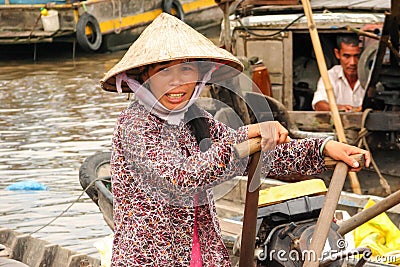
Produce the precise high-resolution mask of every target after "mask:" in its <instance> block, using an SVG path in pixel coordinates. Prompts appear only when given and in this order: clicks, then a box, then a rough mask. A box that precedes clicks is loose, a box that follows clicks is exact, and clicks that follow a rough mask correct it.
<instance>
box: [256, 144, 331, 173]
mask: <svg viewBox="0 0 400 267" xmlns="http://www.w3.org/2000/svg"><path fill="white" fill-rule="evenodd" d="M323 141H324V139H319V138H306V139H299V140H293V141H291V142H290V143H285V144H282V145H279V146H277V147H276V148H275V149H274V150H272V151H270V152H265V153H263V156H262V160H263V167H262V174H263V176H283V175H289V174H303V175H313V174H318V173H321V172H323V171H325V170H326V167H325V162H324V159H323V157H322V155H321V154H320V152H319V148H320V147H321V145H322V143H323Z"/></svg>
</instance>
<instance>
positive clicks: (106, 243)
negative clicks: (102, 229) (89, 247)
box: [93, 234, 114, 267]
mask: <svg viewBox="0 0 400 267" xmlns="http://www.w3.org/2000/svg"><path fill="white" fill-rule="evenodd" d="M113 238H114V235H113V234H110V235H108V236H106V237H104V238H103V239H102V240H99V241H96V242H95V243H94V244H93V245H94V246H95V248H97V250H98V251H99V254H100V261H101V267H110V266H111V254H112V244H113Z"/></svg>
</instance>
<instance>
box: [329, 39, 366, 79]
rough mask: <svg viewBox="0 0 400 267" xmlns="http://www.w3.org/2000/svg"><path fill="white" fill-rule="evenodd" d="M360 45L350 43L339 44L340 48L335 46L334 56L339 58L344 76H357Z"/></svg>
mask: <svg viewBox="0 0 400 267" xmlns="http://www.w3.org/2000/svg"><path fill="white" fill-rule="evenodd" d="M360 53H361V50H360V47H359V46H353V45H350V44H345V43H342V44H341V49H340V50H338V49H337V48H335V55H336V58H337V59H339V61H340V65H342V68H343V71H344V74H345V75H346V77H353V78H354V77H357V64H358V60H359V58H360Z"/></svg>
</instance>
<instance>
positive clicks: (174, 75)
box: [169, 69, 182, 86]
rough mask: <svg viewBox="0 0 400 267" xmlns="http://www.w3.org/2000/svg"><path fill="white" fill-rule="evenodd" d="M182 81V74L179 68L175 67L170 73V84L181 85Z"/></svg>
mask: <svg viewBox="0 0 400 267" xmlns="http://www.w3.org/2000/svg"><path fill="white" fill-rule="evenodd" d="M181 83H182V75H181V73H180V71H179V70H177V69H174V70H171V71H170V74H169V85H175V86H176V85H180V84H181Z"/></svg>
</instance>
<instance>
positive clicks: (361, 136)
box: [356, 108, 392, 195]
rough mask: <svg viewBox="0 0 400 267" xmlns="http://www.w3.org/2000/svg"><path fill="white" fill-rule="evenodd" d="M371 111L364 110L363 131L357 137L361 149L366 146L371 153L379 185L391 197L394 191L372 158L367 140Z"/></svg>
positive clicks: (362, 118)
mask: <svg viewBox="0 0 400 267" xmlns="http://www.w3.org/2000/svg"><path fill="white" fill-rule="evenodd" d="M371 111H372V109H370V108H368V109H366V110H364V112H363V114H362V117H361V129H360V131H359V132H358V137H357V141H358V147H360V148H361V147H362V145H364V147H365V149H366V150H368V151H369V153H370V155H371V163H372V166H373V167H374V169H375V171H376V173H377V174H378V176H379V183H380V184H381V186H382V187H383V189H384V190H385V192H386V194H388V195H390V194H391V193H392V190H391V189H390V185H389V183H388V182H387V180H386V179H385V177H383V175H382V173H381V171H380V170H379V168H378V165H377V164H376V162H375V160H374V158H373V157H372V153H371V150H370V148H369V146H368V143H367V139H366V138H365V137H366V136H367V134H368V130H367V128H365V122H366V120H367V117H368V114H369V113H370V112H371ZM357 141H356V142H357Z"/></svg>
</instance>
